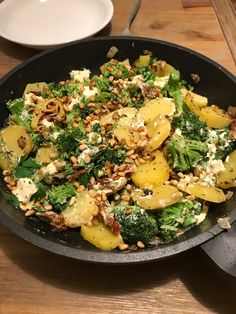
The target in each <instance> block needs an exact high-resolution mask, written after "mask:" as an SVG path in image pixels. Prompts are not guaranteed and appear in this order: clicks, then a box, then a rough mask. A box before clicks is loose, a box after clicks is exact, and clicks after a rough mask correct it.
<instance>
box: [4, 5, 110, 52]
mask: <svg viewBox="0 0 236 314" xmlns="http://www.w3.org/2000/svg"><path fill="white" fill-rule="evenodd" d="M113 12H114V8H113V4H112V2H111V0H4V1H3V2H2V3H1V4H0V36H2V37H3V38H6V39H8V40H10V41H13V42H15V43H18V44H22V45H24V46H29V47H33V48H37V49H45V48H49V47H53V46H57V45H60V44H64V43H67V42H71V41H74V40H78V39H83V38H86V37H90V36H92V35H94V34H96V33H97V32H99V31H100V30H101V29H103V28H104V27H105V26H106V25H107V24H108V23H109V22H110V20H111V18H112V16H113Z"/></svg>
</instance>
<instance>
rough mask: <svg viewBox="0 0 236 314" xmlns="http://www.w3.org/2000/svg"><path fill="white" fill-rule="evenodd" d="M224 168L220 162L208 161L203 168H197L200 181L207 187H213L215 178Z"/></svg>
mask: <svg viewBox="0 0 236 314" xmlns="http://www.w3.org/2000/svg"><path fill="white" fill-rule="evenodd" d="M224 169H225V167H224V164H223V162H222V160H211V159H210V160H208V162H207V163H206V164H205V165H204V166H199V167H198V171H199V173H200V175H199V178H200V181H201V182H202V183H203V184H205V185H207V186H215V182H216V176H217V174H218V173H220V172H222V171H224Z"/></svg>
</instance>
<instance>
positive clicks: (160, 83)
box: [154, 75, 170, 89]
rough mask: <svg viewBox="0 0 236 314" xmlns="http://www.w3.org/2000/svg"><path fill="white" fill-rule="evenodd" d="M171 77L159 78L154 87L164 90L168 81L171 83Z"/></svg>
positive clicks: (156, 79)
mask: <svg viewBox="0 0 236 314" xmlns="http://www.w3.org/2000/svg"><path fill="white" fill-rule="evenodd" d="M169 77H170V76H169V75H166V76H160V77H159V76H157V77H156V78H155V81H154V85H155V86H157V87H159V88H160V89H162V88H164V87H165V86H166V85H167V83H168V81H169Z"/></svg>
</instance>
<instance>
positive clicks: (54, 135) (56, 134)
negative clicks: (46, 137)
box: [52, 131, 61, 140]
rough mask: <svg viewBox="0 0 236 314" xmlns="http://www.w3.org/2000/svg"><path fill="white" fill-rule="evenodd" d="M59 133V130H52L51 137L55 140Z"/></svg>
mask: <svg viewBox="0 0 236 314" xmlns="http://www.w3.org/2000/svg"><path fill="white" fill-rule="evenodd" d="M60 134H61V132H58V131H56V132H53V134H52V137H53V138H54V140H56V139H57V138H58V136H59V135H60Z"/></svg>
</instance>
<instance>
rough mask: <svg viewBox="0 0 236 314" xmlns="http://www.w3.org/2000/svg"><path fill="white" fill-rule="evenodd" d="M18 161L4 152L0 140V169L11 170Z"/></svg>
mask: <svg viewBox="0 0 236 314" xmlns="http://www.w3.org/2000/svg"><path fill="white" fill-rule="evenodd" d="M18 162H19V159H18V158H17V157H14V156H13V155H12V154H11V153H8V152H7V151H6V147H5V145H4V143H3V141H2V139H1V138H0V168H1V169H3V170H12V169H14V168H15V167H16V166H17V163H18Z"/></svg>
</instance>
